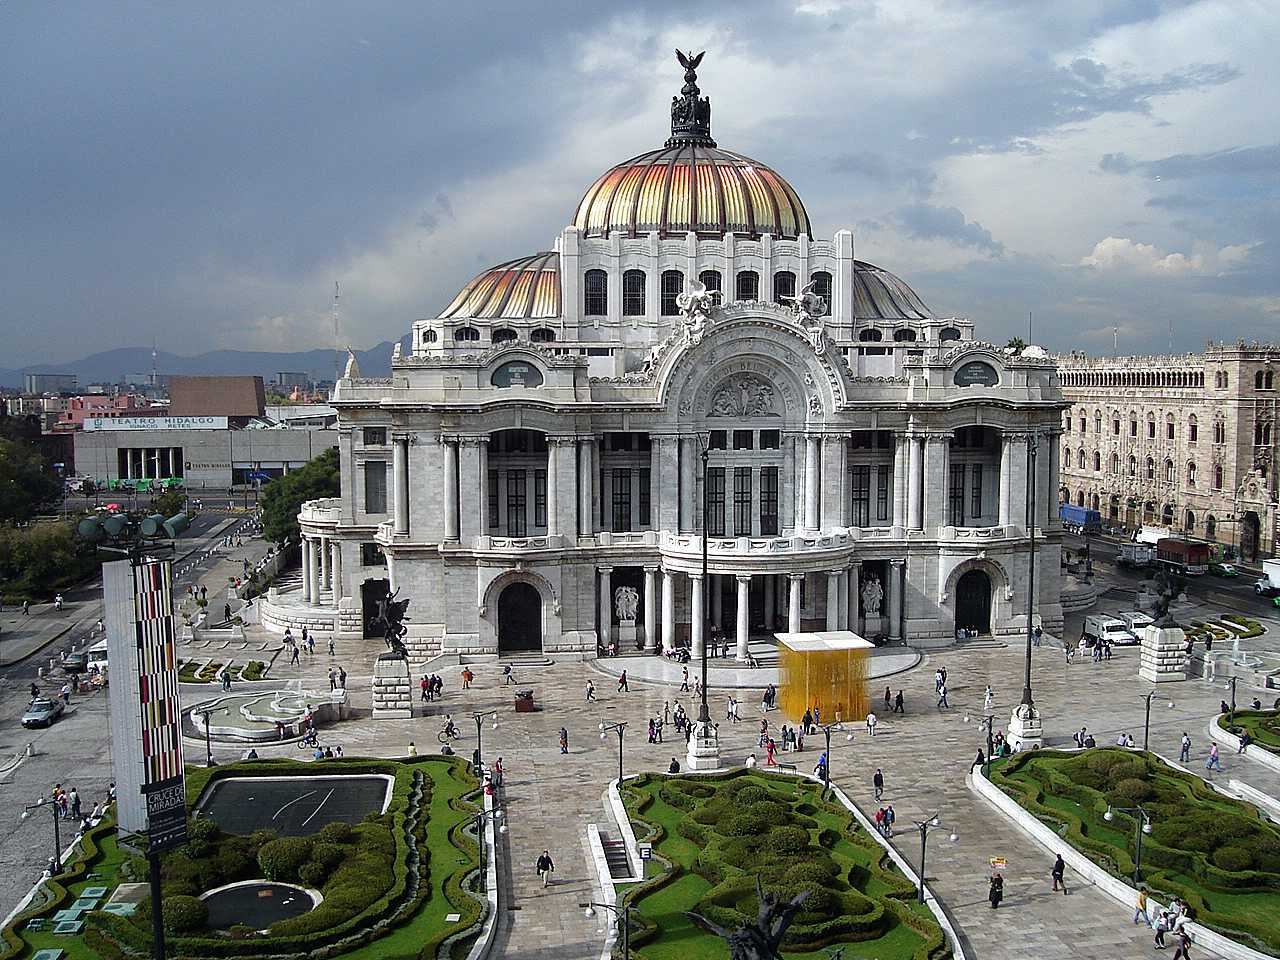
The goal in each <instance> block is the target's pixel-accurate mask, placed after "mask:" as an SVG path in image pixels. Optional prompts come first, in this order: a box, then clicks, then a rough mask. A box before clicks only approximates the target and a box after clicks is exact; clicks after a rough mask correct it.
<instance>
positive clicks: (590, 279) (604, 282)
mask: <svg viewBox="0 0 1280 960" xmlns="http://www.w3.org/2000/svg"><path fill="white" fill-rule="evenodd" d="M582 312H583V313H584V314H586V315H587V316H588V317H603V316H604V315H605V314H607V313H608V312H609V275H608V274H607V273H605V272H604V271H603V270H588V271H587V275H586V278H585V282H584V283H583V285H582Z"/></svg>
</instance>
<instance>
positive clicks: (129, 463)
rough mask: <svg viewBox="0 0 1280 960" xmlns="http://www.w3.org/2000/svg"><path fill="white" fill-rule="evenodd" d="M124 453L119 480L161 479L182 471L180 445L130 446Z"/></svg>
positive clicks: (180, 474) (178, 474) (180, 473)
mask: <svg viewBox="0 0 1280 960" xmlns="http://www.w3.org/2000/svg"><path fill="white" fill-rule="evenodd" d="M120 452H121V453H123V454H124V458H123V459H124V470H123V471H122V472H121V475H120V479H121V480H161V479H164V478H166V477H180V476H182V475H183V473H184V469H183V466H184V465H183V462H182V448H181V447H131V448H128V449H123V450H121V451H120Z"/></svg>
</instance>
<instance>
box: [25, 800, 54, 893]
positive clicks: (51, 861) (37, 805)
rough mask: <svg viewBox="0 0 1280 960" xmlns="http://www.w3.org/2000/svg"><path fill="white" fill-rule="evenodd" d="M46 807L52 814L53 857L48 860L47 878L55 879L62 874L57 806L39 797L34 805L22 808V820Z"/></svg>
mask: <svg viewBox="0 0 1280 960" xmlns="http://www.w3.org/2000/svg"><path fill="white" fill-rule="evenodd" d="M45 807H48V808H49V810H50V811H51V812H52V813H53V856H52V857H50V858H49V876H51V877H56V876H57V875H58V874H60V873H61V872H62V835H61V832H60V831H59V829H58V817H59V816H60V814H59V813H58V805H57V804H56V803H54V802H53V801H52V800H50V801H46V800H45V798H44V797H41V798H40V799H39V800H37V801H36V802H35V803H33V804H30V805H28V806H25V807H23V808H22V819H23V820H26V819H27V818H28V817H30V816H31V811H33V810H42V809H44V808H45Z"/></svg>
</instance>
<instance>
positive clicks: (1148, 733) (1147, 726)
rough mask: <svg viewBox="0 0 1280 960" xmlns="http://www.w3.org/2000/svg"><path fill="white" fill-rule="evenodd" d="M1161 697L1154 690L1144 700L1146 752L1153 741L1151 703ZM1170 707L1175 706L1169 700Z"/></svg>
mask: <svg viewBox="0 0 1280 960" xmlns="http://www.w3.org/2000/svg"><path fill="white" fill-rule="evenodd" d="M1232 679H1235V678H1234V677H1233V678H1232ZM1232 695H1233V696H1234V690H1233V691H1232ZM1161 696H1162V695H1161V694H1160V692H1159V691H1158V690H1152V691H1151V692H1150V693H1148V694H1147V695H1146V697H1144V698H1143V699H1145V700H1146V701H1147V714H1146V719H1145V720H1144V721H1143V723H1142V749H1143V751H1144V752H1145V751H1146V749H1147V744H1148V743H1149V742H1150V740H1151V701H1152V700H1154V699H1155V698H1156V697H1161ZM1162 699H1168V698H1167V697H1162ZM1169 706H1170V707H1172V706H1173V701H1172V700H1169Z"/></svg>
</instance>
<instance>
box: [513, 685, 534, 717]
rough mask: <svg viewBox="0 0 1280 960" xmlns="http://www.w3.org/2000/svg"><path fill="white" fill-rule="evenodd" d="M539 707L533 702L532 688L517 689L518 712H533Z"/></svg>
mask: <svg viewBox="0 0 1280 960" xmlns="http://www.w3.org/2000/svg"><path fill="white" fill-rule="evenodd" d="M536 709H537V707H535V706H534V703H533V691H532V690H517V691H516V713H533V711H534V710H536Z"/></svg>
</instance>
